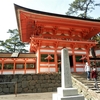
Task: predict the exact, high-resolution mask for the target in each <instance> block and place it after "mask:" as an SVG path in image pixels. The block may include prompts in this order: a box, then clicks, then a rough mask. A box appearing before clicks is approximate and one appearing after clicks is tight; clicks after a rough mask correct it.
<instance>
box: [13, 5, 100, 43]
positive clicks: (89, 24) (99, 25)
mask: <svg viewBox="0 0 100 100" xmlns="http://www.w3.org/2000/svg"><path fill="white" fill-rule="evenodd" d="M14 6H15V12H16V18H17V24H18V29H19V34H20V39H21V40H22V41H23V42H28V41H29V39H30V36H31V35H32V33H29V34H28V33H27V27H26V26H27V25H26V23H27V19H31V18H30V16H31V15H32V14H33V15H34V14H35V15H36V16H35V17H33V19H31V20H35V21H40V20H42V18H43V17H44V18H45V19H46V18H47V17H48V16H49V17H54V19H53V20H52V19H50V21H51V23H52V22H53V21H54V20H55V18H57V20H55V21H56V22H57V21H59V20H62V23H63V24H65V25H67V21H68V23H70V22H71V24H70V25H73V24H75V25H76V26H77V27H79V28H82V27H85V28H88V29H89V30H87V29H86V30H85V31H89V32H88V33H87V34H86V35H85V37H84V38H87V39H90V38H91V37H93V36H94V35H96V34H97V33H98V32H100V20H97V19H87V18H80V17H74V16H68V15H61V14H55V13H50V12H44V11H38V10H33V9H29V8H25V7H22V6H19V5H16V4H14ZM21 13H22V14H25V13H26V14H29V15H28V16H27V19H25V16H23V18H21V17H22V16H21ZM37 16H39V17H41V16H42V17H41V18H40V19H39V17H37ZM24 19H25V20H24ZM58 19H59V20H58ZM23 20H24V21H23ZM46 20H48V19H46ZM22 21H23V23H22ZM43 21H44V19H43ZM64 21H65V23H64ZM48 22H49V20H48ZM56 24H57V23H56ZM25 25H26V26H25ZM72 28H73V27H72ZM74 28H75V27H74ZM82 30H83V31H84V29H82ZM90 30H91V32H90ZM90 33H91V34H90Z"/></svg>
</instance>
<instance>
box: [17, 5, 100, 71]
mask: <svg viewBox="0 0 100 100" xmlns="http://www.w3.org/2000/svg"><path fill="white" fill-rule="evenodd" d="M15 11H16V17H17V23H18V29H19V33H20V39H21V40H22V41H23V42H28V43H30V53H34V54H36V62H35V64H36V66H35V67H36V72H37V73H40V72H58V68H60V61H61V49H62V48H67V49H68V51H69V55H70V56H69V59H70V66H71V71H72V72H83V71H84V69H83V68H84V61H82V60H80V59H81V58H82V57H83V56H85V57H86V59H87V61H88V62H89V63H90V60H89V55H90V48H91V47H93V46H95V45H96V44H97V42H95V41H91V37H93V36H94V35H96V34H97V33H98V32H100V21H98V20H93V19H82V18H77V17H71V16H67V15H60V14H54V13H48V12H42V11H37V10H32V9H28V8H24V7H21V6H18V5H15Z"/></svg>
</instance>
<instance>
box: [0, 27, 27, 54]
mask: <svg viewBox="0 0 100 100" xmlns="http://www.w3.org/2000/svg"><path fill="white" fill-rule="evenodd" d="M7 33H10V38H9V39H6V40H5V41H0V46H1V47H2V48H1V49H0V52H8V53H12V52H22V53H25V52H28V50H26V49H25V46H26V45H27V44H25V43H23V42H22V41H20V38H19V32H18V30H17V29H14V30H10V29H9V30H8V32H7Z"/></svg>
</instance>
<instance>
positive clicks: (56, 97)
mask: <svg viewBox="0 0 100 100" xmlns="http://www.w3.org/2000/svg"><path fill="white" fill-rule="evenodd" d="M52 97H53V99H52V100H84V96H82V95H79V94H78V90H77V89H76V88H73V87H72V79H71V71H70V63H69V54H68V50H67V49H66V48H64V49H62V50H61V87H58V88H57V93H55V94H53V96H52Z"/></svg>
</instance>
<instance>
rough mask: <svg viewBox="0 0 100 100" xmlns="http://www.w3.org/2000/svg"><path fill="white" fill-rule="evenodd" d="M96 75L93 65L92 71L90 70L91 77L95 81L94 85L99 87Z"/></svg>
mask: <svg viewBox="0 0 100 100" xmlns="http://www.w3.org/2000/svg"><path fill="white" fill-rule="evenodd" d="M97 76H98V73H97V69H96V67H95V65H94V66H93V68H92V71H91V77H92V79H93V80H94V82H95V84H94V87H95V88H97V89H99V87H98V83H97Z"/></svg>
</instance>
